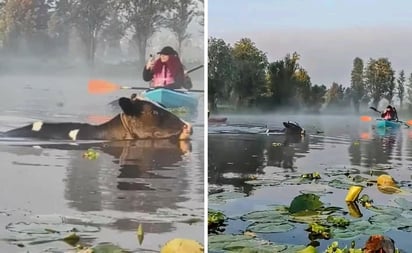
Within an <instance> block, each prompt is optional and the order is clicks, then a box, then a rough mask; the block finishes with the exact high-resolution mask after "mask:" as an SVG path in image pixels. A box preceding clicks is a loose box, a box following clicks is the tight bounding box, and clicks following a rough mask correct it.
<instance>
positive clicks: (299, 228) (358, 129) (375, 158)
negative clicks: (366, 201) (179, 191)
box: [208, 114, 412, 252]
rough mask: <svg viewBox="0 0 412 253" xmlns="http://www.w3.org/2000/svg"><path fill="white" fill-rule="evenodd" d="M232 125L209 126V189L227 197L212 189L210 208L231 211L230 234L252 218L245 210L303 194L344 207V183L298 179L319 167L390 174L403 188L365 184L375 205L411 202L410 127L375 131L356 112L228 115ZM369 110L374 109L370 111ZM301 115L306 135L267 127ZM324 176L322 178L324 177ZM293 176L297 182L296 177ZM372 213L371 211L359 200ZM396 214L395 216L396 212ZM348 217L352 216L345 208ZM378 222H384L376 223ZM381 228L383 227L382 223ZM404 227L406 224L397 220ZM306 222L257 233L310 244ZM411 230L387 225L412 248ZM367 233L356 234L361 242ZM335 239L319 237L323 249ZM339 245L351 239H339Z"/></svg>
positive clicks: (329, 173) (327, 172)
mask: <svg viewBox="0 0 412 253" xmlns="http://www.w3.org/2000/svg"><path fill="white" fill-rule="evenodd" d="M225 116H227V117H228V118H229V122H228V124H227V125H210V126H209V130H208V132H209V135H208V149H209V150H208V156H209V157H208V173H209V174H208V180H209V192H218V191H221V190H223V191H224V193H236V194H232V195H230V194H226V195H225V196H226V197H227V196H229V197H228V200H223V201H222V200H217V199H216V198H215V197H213V195H210V196H209V208H212V209H215V210H221V211H223V212H224V213H225V214H226V215H227V216H228V217H229V219H228V221H227V226H226V227H225V232H224V233H226V234H243V232H244V231H245V230H247V228H248V226H249V225H250V224H249V223H248V222H246V221H244V220H242V219H241V218H240V217H241V216H243V215H245V214H247V213H249V212H253V211H258V210H268V209H270V208H274V207H273V206H276V205H286V206H289V205H290V203H291V201H292V200H293V198H294V197H296V196H298V195H299V194H301V193H316V194H317V195H319V196H320V199H321V201H322V202H323V203H325V204H326V205H327V206H335V207H339V208H342V209H343V210H347V206H346V203H345V201H344V199H345V195H346V193H347V189H345V188H339V187H336V186H333V185H328V184H325V183H316V182H315V181H314V182H310V183H302V184H297V183H296V181H294V179H296V178H299V177H300V176H301V175H302V174H305V173H312V172H319V173H320V175H321V177H322V179H323V180H325V181H326V182H327V181H328V180H330V179H329V178H333V176H334V175H335V174H339V173H340V174H342V175H344V174H345V172H349V173H350V175H351V176H355V175H360V176H364V177H373V176H375V178H376V177H377V176H378V175H379V174H382V173H388V174H390V175H391V176H393V177H394V179H395V180H397V181H398V182H399V183H400V185H401V188H402V189H403V190H404V191H405V192H406V193H405V194H393V195H391V194H384V193H382V192H380V191H378V190H377V187H376V185H374V186H370V187H367V188H365V189H364V190H363V191H362V194H364V193H366V194H368V195H369V196H370V197H371V198H372V199H373V200H374V204H375V205H379V206H393V207H397V206H398V204H397V202H396V199H397V198H400V197H401V198H404V199H406V200H408V201H412V194H410V193H411V192H412V189H411V184H412V182H411V170H412V129H408V128H405V127H402V128H400V129H398V130H395V131H389V130H386V131H385V130H377V129H374V128H373V122H362V121H361V120H360V118H359V115H358V116H355V115H352V116H338V115H337V116H335V115H333V116H332V115H330V116H321V115H275V114H273V115H259V116H257V115H253V116H250V115H243V116H235V115H225ZM370 116H375V115H374V114H371V115H370ZM288 120H292V121H297V122H298V123H299V124H300V125H301V126H303V127H304V128H305V129H306V132H307V134H306V136H305V137H303V138H300V137H298V138H286V137H285V136H284V135H281V134H274V135H267V134H264V130H265V129H266V126H267V127H268V128H270V129H282V121H288ZM325 181H323V182H325ZM292 182H295V183H292ZM360 211H361V212H362V214H363V217H362V218H360V219H364V220H368V219H369V218H370V217H371V216H372V215H373V213H372V212H370V211H369V210H367V209H365V208H363V207H361V208H360ZM396 215H397V214H393V219H397V216H396ZM346 218H349V219H352V220H353V219H354V218H352V217H350V216H349V215H347V217H346ZM378 226H379V224H378ZM382 227H384V226H382ZM399 227H402V225H399ZM305 228H307V225H305V224H296V226H295V229H293V230H292V231H289V232H285V233H258V234H257V236H258V238H260V239H264V240H267V241H270V242H273V243H292V244H299V245H307V244H308V243H309V242H310V240H309V239H308V233H307V232H306V231H304V229H305ZM405 231H407V229H405V228H402V230H401V229H398V227H393V228H391V229H389V230H385V234H386V235H388V236H390V237H392V238H393V239H394V240H395V242H396V246H397V247H399V248H401V249H403V250H409V249H410V248H411V247H412V243H411V241H410V239H409V238H410V236H411V234H410V233H409V232H405ZM367 238H368V236H366V235H363V236H359V237H357V238H356V239H355V241H356V245H357V246H358V248H359V247H362V246H363V245H364V243H365V241H366V239H367ZM332 241H333V239H332V240H329V241H327V240H320V247H319V250H320V252H323V251H322V250H324V249H325V247H326V246H327V245H329V244H330V243H331V242H332ZM339 241H340V242H341V244H340V245H342V246H343V245H345V244H348V245H349V244H350V240H348V241H345V240H339Z"/></svg>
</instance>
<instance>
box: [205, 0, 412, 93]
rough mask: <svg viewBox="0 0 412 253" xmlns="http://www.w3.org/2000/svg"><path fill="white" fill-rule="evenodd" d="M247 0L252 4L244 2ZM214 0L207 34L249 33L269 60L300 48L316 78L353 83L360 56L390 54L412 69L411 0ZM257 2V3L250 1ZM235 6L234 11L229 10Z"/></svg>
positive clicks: (231, 37) (234, 37) (398, 66)
mask: <svg viewBox="0 0 412 253" xmlns="http://www.w3.org/2000/svg"><path fill="white" fill-rule="evenodd" d="M245 2H248V3H249V4H247V5H246V4H240V3H245ZM237 3H239V4H235V1H234V0H226V1H219V0H209V3H208V7H209V9H208V20H209V22H208V36H209V37H210V36H213V37H216V38H221V39H223V40H225V42H226V43H230V44H231V45H233V44H234V43H235V42H236V41H239V40H240V39H241V38H250V39H251V40H252V41H253V42H255V43H256V47H257V48H258V49H260V50H262V51H264V52H266V53H267V55H268V60H269V62H273V61H277V60H280V59H282V58H283V57H285V56H286V54H288V53H290V54H292V53H293V52H295V51H296V52H297V53H298V54H299V55H300V56H301V59H300V61H299V63H300V65H301V66H302V67H303V68H305V69H306V70H307V71H308V73H309V75H310V77H311V81H312V84H324V85H326V86H327V87H330V86H331V84H332V82H337V83H338V84H342V85H344V86H349V85H350V73H351V70H352V67H353V60H354V58H355V57H360V58H361V59H363V61H364V64H365V65H366V64H367V62H368V61H369V59H370V58H373V59H377V58H380V57H387V58H388V59H389V61H390V62H391V63H392V68H393V69H394V70H395V71H396V74H397V73H399V71H400V70H402V69H403V70H404V71H405V75H406V76H407V77H409V75H410V73H411V72H412V60H411V59H412V57H411V56H412V51H411V45H412V35H411V34H410V32H409V31H411V28H412V15H410V14H408V12H409V11H410V10H411V9H412V2H410V1H404V0H395V1H382V0H376V1H371V0H365V1H356V0H345V1H323V0H316V1H315V0H307V1H298V0H288V1H286V0H276V1H275V0H272V1H270V0H255V1H245V0H243V1H242V0H239V2H237ZM251 5H253V7H251ZM229 9H230V11H229Z"/></svg>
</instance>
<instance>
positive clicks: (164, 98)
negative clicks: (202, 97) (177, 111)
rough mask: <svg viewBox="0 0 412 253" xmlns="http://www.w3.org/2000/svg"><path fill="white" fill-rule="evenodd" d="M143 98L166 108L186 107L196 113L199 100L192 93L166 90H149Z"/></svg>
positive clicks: (144, 93)
mask: <svg viewBox="0 0 412 253" xmlns="http://www.w3.org/2000/svg"><path fill="white" fill-rule="evenodd" d="M142 95H143V97H145V98H146V99H149V100H152V101H154V102H156V103H159V104H161V105H163V106H164V107H166V108H179V107H185V108H188V109H190V110H193V111H195V110H196V109H197V105H198V99H197V97H196V96H195V95H193V94H192V93H190V92H185V91H179V90H172V89H166V88H156V89H148V90H146V91H145V92H143V94H142Z"/></svg>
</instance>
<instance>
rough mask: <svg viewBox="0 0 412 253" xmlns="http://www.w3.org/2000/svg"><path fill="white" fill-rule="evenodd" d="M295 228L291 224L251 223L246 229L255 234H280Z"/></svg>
mask: <svg viewBox="0 0 412 253" xmlns="http://www.w3.org/2000/svg"><path fill="white" fill-rule="evenodd" d="M294 228H295V226H294V225H292V224H291V223H289V222H288V223H280V222H267V223H260V222H259V223H258V222H256V223H253V224H252V225H250V226H249V227H248V228H247V229H248V230H250V231H252V232H255V233H282V232H287V231H290V230H292V229H294Z"/></svg>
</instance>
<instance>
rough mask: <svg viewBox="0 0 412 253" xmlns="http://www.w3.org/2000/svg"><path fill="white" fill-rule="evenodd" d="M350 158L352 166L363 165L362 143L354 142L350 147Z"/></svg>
mask: <svg viewBox="0 0 412 253" xmlns="http://www.w3.org/2000/svg"><path fill="white" fill-rule="evenodd" d="M349 156H350V162H351V164H352V165H361V163H362V152H361V143H360V142H359V141H358V140H352V143H351V144H350V146H349Z"/></svg>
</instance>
